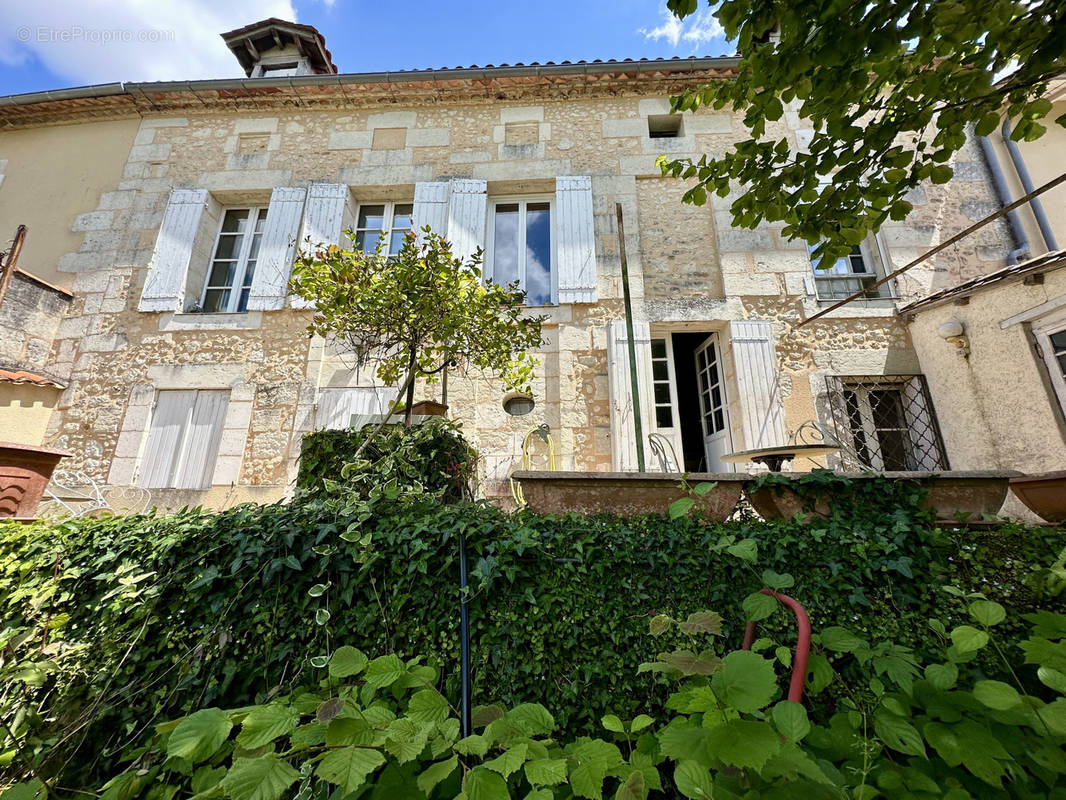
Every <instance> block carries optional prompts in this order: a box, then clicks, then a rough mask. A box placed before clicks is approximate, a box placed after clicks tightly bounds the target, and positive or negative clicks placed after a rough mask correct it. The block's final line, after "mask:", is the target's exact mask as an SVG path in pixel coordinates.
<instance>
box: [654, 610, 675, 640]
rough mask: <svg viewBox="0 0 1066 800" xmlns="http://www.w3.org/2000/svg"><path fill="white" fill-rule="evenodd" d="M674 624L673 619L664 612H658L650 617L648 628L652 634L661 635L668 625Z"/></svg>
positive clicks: (667, 628)
mask: <svg viewBox="0 0 1066 800" xmlns="http://www.w3.org/2000/svg"><path fill="white" fill-rule="evenodd" d="M673 624H674V621H673V620H672V619H670V617H668V616H666V614H658V615H657V616H654V617H652V618H651V623H650V628H651V635H652V636H662V635H663V634H664V633H666V632H667V631H668V630H670V626H672V625H673Z"/></svg>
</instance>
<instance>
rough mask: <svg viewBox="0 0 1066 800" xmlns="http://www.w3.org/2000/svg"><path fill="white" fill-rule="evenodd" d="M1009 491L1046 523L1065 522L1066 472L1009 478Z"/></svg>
mask: <svg viewBox="0 0 1066 800" xmlns="http://www.w3.org/2000/svg"><path fill="white" fill-rule="evenodd" d="M1010 489H1011V491H1012V492H1014V494H1015V496H1017V498H1018V499H1019V500H1021V501H1022V502H1023V503H1025V504H1026V505H1027V506H1029V509H1030V510H1031V511H1032V512H1033V513H1035V514H1037V515H1039V516H1041V517H1043V518H1044V519H1046V520H1047V521H1048V522H1066V471H1061V472H1040V473H1037V474H1035V475H1021V476H1019V477H1016V478H1011V479H1010Z"/></svg>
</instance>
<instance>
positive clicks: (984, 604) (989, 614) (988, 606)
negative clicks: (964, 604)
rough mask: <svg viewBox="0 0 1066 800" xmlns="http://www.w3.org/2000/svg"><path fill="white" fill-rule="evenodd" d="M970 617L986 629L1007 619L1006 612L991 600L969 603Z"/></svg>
mask: <svg viewBox="0 0 1066 800" xmlns="http://www.w3.org/2000/svg"><path fill="white" fill-rule="evenodd" d="M970 616H971V617H973V618H974V619H975V620H977V621H978V622H980V623H981V624H982V625H984V626H985V627H986V628H991V627H992V626H993V625H998V624H999V623H1001V622H1002V621H1003V620H1005V619H1006V618H1007V612H1006V610H1004V608H1003V606H1001V605H1000V604H999V603H994V602H992V601H991V600H976V601H974V602H973V603H970Z"/></svg>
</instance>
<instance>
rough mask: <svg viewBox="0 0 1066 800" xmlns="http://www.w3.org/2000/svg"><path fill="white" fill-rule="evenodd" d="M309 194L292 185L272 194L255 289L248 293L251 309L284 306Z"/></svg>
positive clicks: (256, 270) (258, 262)
mask: <svg viewBox="0 0 1066 800" xmlns="http://www.w3.org/2000/svg"><path fill="white" fill-rule="evenodd" d="M306 196H307V190H306V189H291V188H277V189H275V190H274V191H273V192H272V193H271V195H270V207H269V208H268V209H267V218H266V224H265V225H264V226H263V238H262V241H261V242H260V244H259V258H258V260H257V261H256V264H255V275H254V276H253V277H252V290H251V292H249V294H248V310H249V311H277V310H278V309H280V308H284V307H285V298H286V296H287V294H288V292H287V287H288V284H289V273H290V272H291V271H292V262H293V258H294V257H295V254H296V237H297V236H298V235H299V231H300V220H301V218H302V217H303V210H304V198H305V197H306Z"/></svg>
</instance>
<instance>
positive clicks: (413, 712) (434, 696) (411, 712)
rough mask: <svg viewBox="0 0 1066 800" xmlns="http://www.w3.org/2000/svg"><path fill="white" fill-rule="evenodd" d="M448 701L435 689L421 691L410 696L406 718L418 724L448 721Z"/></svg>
mask: <svg viewBox="0 0 1066 800" xmlns="http://www.w3.org/2000/svg"><path fill="white" fill-rule="evenodd" d="M448 711H449V709H448V701H447V700H445V699H444V697H443V696H442V695H441V693H440V692H438V691H437V690H435V689H423V690H422V691H420V692H415V693H414V694H413V695H411V700H410V702H409V703H408V705H407V716H409V717H410V718H411V719H413V720H414V721H415V722H418V723H420V724H434V725H435V724H437V723H440V722H444V720H446V719H448Z"/></svg>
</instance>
